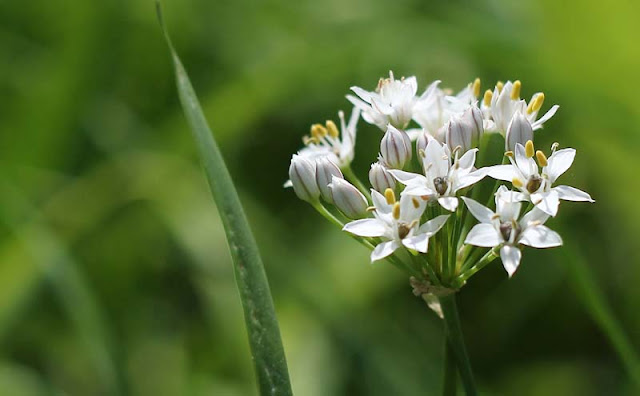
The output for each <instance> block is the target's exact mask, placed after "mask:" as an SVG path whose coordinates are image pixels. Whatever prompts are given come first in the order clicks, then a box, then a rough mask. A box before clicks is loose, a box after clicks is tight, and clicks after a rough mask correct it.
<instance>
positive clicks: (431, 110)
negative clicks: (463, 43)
mask: <svg viewBox="0 0 640 396" xmlns="http://www.w3.org/2000/svg"><path fill="white" fill-rule="evenodd" d="M438 84H440V81H434V82H433V83H431V85H429V87H427V89H426V90H425V92H424V93H423V94H422V95H421V96H420V98H419V99H418V101H417V102H416V104H415V106H414V109H413V119H414V120H415V121H416V122H417V123H418V124H419V125H420V126H421V127H422V128H424V130H425V131H426V132H427V133H429V134H430V135H431V136H433V137H435V138H436V139H438V140H439V141H440V142H444V134H443V127H444V126H445V124H446V123H447V122H448V121H449V120H450V119H451V118H452V117H454V116H460V115H462V113H464V112H465V110H467V109H468V108H469V107H470V106H471V105H473V104H474V103H475V101H476V98H477V96H478V94H479V93H480V80H479V79H476V80H475V81H474V82H473V83H470V84H468V85H467V87H466V88H464V89H463V90H462V91H460V92H459V93H458V94H456V95H454V96H452V95H450V94H449V93H448V92H446V91H445V90H443V89H441V88H439V87H438Z"/></svg>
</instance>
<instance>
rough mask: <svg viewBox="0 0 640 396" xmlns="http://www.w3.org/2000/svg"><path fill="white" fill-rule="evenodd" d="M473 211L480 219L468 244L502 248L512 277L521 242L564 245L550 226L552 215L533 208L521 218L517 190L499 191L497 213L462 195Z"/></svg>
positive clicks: (549, 245)
mask: <svg viewBox="0 0 640 396" xmlns="http://www.w3.org/2000/svg"><path fill="white" fill-rule="evenodd" d="M462 199H463V200H464V202H465V204H466V205H467V208H469V211H470V212H471V214H472V215H473V216H474V217H475V218H476V219H478V221H479V222H480V223H479V224H476V225H475V226H474V227H473V228H472V229H471V231H470V232H469V234H468V235H467V237H466V239H465V241H464V243H467V244H470V245H474V246H480V247H491V248H493V247H500V258H501V259H502V265H503V266H504V269H505V270H506V271H507V273H508V274H509V276H512V275H513V274H514V273H515V271H516V270H517V269H518V266H519V265H520V259H521V257H522V252H521V251H520V248H519V245H527V246H531V247H535V248H551V247H556V246H560V245H562V238H560V235H558V233H556V232H555V231H553V230H551V229H549V228H548V227H546V226H545V225H543V224H544V222H545V221H546V220H547V219H548V218H549V215H548V214H546V213H544V212H543V211H541V210H539V209H537V208H533V210H531V211H530V212H528V213H527V214H525V215H524V216H522V218H521V219H520V210H521V208H522V203H521V202H519V201H518V198H517V196H516V194H514V192H512V191H509V190H507V188H506V187H505V186H501V187H500V189H498V192H497V193H496V212H493V211H492V210H491V209H489V208H487V207H485V206H483V205H481V204H479V203H478V202H476V201H474V200H473V199H471V198H466V197H463V198H462Z"/></svg>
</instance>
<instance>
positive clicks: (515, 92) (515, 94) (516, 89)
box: [511, 80, 522, 100]
mask: <svg viewBox="0 0 640 396" xmlns="http://www.w3.org/2000/svg"><path fill="white" fill-rule="evenodd" d="M521 88H522V83H521V82H520V80H516V81H515V82H514V83H513V88H512V89H511V99H512V100H518V99H520V89H521Z"/></svg>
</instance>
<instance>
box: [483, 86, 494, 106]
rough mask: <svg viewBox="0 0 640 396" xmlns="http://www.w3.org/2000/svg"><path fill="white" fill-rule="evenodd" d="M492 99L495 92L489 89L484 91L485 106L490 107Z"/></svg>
mask: <svg viewBox="0 0 640 396" xmlns="http://www.w3.org/2000/svg"><path fill="white" fill-rule="evenodd" d="M491 99H493V92H491V90H490V89H487V90H486V91H484V99H483V102H484V105H485V106H490V105H491Z"/></svg>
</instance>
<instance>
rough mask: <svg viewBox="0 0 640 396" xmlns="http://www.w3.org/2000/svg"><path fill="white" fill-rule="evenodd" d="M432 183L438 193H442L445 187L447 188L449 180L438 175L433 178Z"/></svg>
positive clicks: (445, 190) (444, 191) (445, 189)
mask: <svg viewBox="0 0 640 396" xmlns="http://www.w3.org/2000/svg"><path fill="white" fill-rule="evenodd" d="M433 185H434V187H435V188H436V192H437V193H438V194H440V195H444V194H445V193H446V192H447V188H449V181H448V180H447V177H441V176H438V177H436V178H435V179H433Z"/></svg>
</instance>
